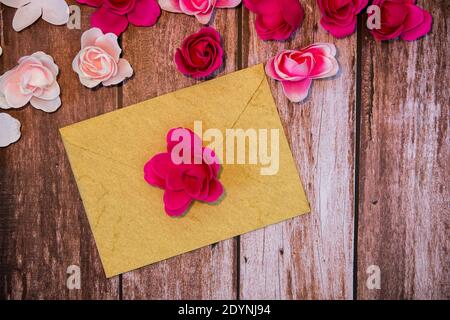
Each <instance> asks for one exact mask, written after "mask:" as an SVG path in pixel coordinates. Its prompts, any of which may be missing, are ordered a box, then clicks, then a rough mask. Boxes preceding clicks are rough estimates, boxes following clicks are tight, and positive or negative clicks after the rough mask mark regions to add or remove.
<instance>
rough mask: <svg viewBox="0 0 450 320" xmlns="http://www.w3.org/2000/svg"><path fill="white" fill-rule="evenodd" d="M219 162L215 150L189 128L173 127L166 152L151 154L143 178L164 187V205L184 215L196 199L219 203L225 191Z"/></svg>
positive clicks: (170, 214) (179, 214)
mask: <svg viewBox="0 0 450 320" xmlns="http://www.w3.org/2000/svg"><path fill="white" fill-rule="evenodd" d="M219 171H220V164H219V161H218V159H217V157H216V155H215V153H214V151H213V150H211V149H209V148H205V147H203V146H202V141H201V139H200V138H199V137H198V136H197V135H196V134H194V132H192V131H191V130H189V129H184V128H174V129H171V130H170V131H169V133H168V134H167V152H164V153H159V154H157V155H155V156H154V157H152V158H151V159H150V161H149V162H147V164H146V165H145V167H144V178H145V180H146V181H147V183H149V184H150V185H152V186H155V187H159V188H162V189H164V190H165V191H164V207H165V210H166V213H167V214H168V215H169V216H181V215H183V214H184V213H185V212H186V211H187V210H188V208H189V207H190V205H191V204H192V203H193V202H194V201H195V200H198V201H202V202H207V203H212V202H216V201H217V200H218V199H219V198H220V197H221V196H222V194H223V191H224V189H223V186H222V184H221V183H220V182H219Z"/></svg>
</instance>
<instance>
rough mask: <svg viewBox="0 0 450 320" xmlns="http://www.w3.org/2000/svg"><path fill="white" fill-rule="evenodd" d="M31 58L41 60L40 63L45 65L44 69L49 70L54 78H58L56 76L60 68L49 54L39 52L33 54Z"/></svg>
mask: <svg viewBox="0 0 450 320" xmlns="http://www.w3.org/2000/svg"><path fill="white" fill-rule="evenodd" d="M31 57H34V58H36V59H39V61H40V62H41V63H42V65H44V67H46V68H47V69H49V70H50V71H51V72H52V74H53V76H54V77H55V78H56V76H57V75H58V73H59V68H58V66H57V65H56V63H55V61H54V60H53V58H52V57H51V56H49V55H48V54H46V53H44V52H42V51H38V52H35V53H33V54H32V55H31Z"/></svg>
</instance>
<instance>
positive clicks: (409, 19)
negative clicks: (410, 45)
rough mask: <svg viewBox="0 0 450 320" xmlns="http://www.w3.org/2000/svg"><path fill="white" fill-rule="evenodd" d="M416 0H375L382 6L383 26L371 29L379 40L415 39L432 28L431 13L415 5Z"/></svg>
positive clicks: (374, 3)
mask: <svg viewBox="0 0 450 320" xmlns="http://www.w3.org/2000/svg"><path fill="white" fill-rule="evenodd" d="M415 3H416V0H374V1H373V5H377V6H379V7H380V11H381V28H380V29H373V30H370V32H371V33H372V35H373V36H374V37H375V39H377V40H380V41H381V40H391V39H396V38H398V37H400V38H401V39H403V40H407V41H413V40H417V39H418V38H420V37H423V36H424V35H426V34H427V33H428V32H430V30H431V25H432V23H433V18H432V16H431V14H430V13H429V12H428V11H426V10H423V9H422V8H419V7H418V6H416V5H415Z"/></svg>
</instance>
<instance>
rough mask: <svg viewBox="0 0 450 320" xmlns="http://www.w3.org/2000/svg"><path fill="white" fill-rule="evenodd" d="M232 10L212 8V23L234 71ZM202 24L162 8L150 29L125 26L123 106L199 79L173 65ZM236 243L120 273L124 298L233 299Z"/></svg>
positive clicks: (234, 16) (234, 21) (234, 19)
mask: <svg viewBox="0 0 450 320" xmlns="http://www.w3.org/2000/svg"><path fill="white" fill-rule="evenodd" d="M237 16H238V11H237V10H225V9H224V10H217V11H216V14H215V18H214V20H213V23H212V26H214V27H215V28H216V29H217V30H218V31H219V32H220V33H221V35H222V36H223V39H222V40H223V44H224V49H225V53H226V66H225V67H224V68H223V69H222V70H220V72H219V73H218V74H216V75H217V76H221V75H223V74H226V73H229V72H232V71H234V70H236V69H237V65H236V61H237V50H238V45H237V41H238V33H237V27H238V23H237ZM200 28H201V25H200V24H199V23H198V21H197V20H196V19H195V18H194V17H189V16H186V15H183V14H172V13H168V12H163V14H162V16H161V18H160V20H159V21H158V24H157V25H156V26H154V27H152V28H130V29H129V30H128V31H127V32H126V33H125V34H124V36H123V40H122V44H123V49H124V51H125V56H126V58H127V59H128V60H129V61H130V63H131V64H132V65H133V67H134V70H135V77H134V79H132V80H131V81H129V82H127V83H126V84H125V85H124V87H123V106H128V105H131V104H133V103H137V102H140V101H143V100H146V99H149V98H153V97H156V96H159V95H162V94H165V93H168V92H172V91H176V90H178V89H181V88H184V87H189V86H191V85H193V84H195V83H197V82H198V81H195V80H193V79H191V78H188V77H185V76H184V75H182V74H181V73H180V72H178V70H177V69H176V67H175V64H174V62H173V57H174V53H175V49H176V48H177V47H180V45H181V43H182V41H183V39H184V38H186V37H187V36H188V35H190V34H192V33H194V32H197V31H198V30H199V29H200ZM235 258H236V241H235V240H234V239H231V240H227V241H222V242H220V243H218V244H217V245H212V246H208V247H205V248H202V249H199V250H196V251H193V252H190V253H186V254H183V255H181V256H177V257H174V258H171V259H169V260H166V261H162V262H159V263H156V264H153V265H151V266H148V267H145V268H142V269H141V270H137V271H132V272H129V273H127V274H124V275H123V281H122V284H123V288H122V291H123V298H124V299H233V298H236V283H237V282H236V261H235Z"/></svg>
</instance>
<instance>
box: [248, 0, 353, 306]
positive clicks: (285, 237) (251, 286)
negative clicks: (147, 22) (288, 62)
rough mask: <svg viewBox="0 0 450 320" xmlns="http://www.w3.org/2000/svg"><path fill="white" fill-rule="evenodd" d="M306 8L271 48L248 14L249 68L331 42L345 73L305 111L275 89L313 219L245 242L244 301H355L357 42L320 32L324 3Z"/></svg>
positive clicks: (314, 92)
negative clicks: (288, 34) (295, 27)
mask: <svg viewBox="0 0 450 320" xmlns="http://www.w3.org/2000/svg"><path fill="white" fill-rule="evenodd" d="M301 3H302V5H303V7H304V9H305V21H304V22H303V26H302V27H301V29H300V31H299V32H297V33H296V34H295V36H294V37H293V38H292V39H291V40H290V41H288V42H263V41H262V40H260V39H259V38H258V36H257V34H256V33H255V28H254V25H253V24H254V19H255V17H254V15H253V14H249V12H248V10H246V9H245V10H244V12H243V23H242V24H243V44H244V46H243V66H244V67H246V66H251V65H254V64H257V63H261V62H266V61H267V60H268V59H269V58H271V57H273V56H274V55H275V54H276V53H277V52H279V51H280V50H282V49H294V48H301V47H304V46H307V45H309V44H312V43H314V42H331V43H335V44H336V46H337V49H338V52H339V56H338V60H339V63H340V67H341V71H340V73H339V74H338V75H337V76H336V77H335V78H333V79H324V80H320V81H315V82H314V84H313V86H312V89H311V93H310V96H309V97H308V98H307V100H305V101H304V102H302V103H300V104H292V103H290V102H288V100H287V99H286V97H285V96H284V94H283V92H282V88H281V85H280V83H277V82H275V81H274V80H271V81H270V84H271V88H272V92H273V94H274V96H275V101H276V104H277V106H278V111H279V113H280V117H281V119H282V122H283V124H284V128H285V131H286V134H287V136H288V138H289V142H290V145H291V149H292V152H293V154H294V157H295V159H296V161H297V165H298V169H299V172H300V176H301V178H302V181H303V183H304V185H305V188H306V192H307V194H308V199H309V200H310V204H311V208H312V211H311V214H308V215H304V216H301V217H298V218H295V219H293V220H290V221H287V222H283V223H280V224H277V225H274V226H269V227H267V228H264V229H262V230H258V231H255V232H252V233H250V234H246V235H243V236H242V237H241V241H240V243H241V248H240V254H241V259H240V298H242V299H350V298H352V291H353V278H352V277H353V226H354V224H353V217H354V178H353V177H354V135H355V92H356V86H355V72H356V65H355V59H354V57H355V50H356V36H352V37H349V38H346V39H344V40H335V39H334V38H332V37H331V36H329V35H327V33H326V32H325V31H324V30H323V29H322V28H321V27H320V26H319V20H320V12H319V8H318V7H317V4H316V1H314V0H309V1H306V0H303V1H301Z"/></svg>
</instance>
